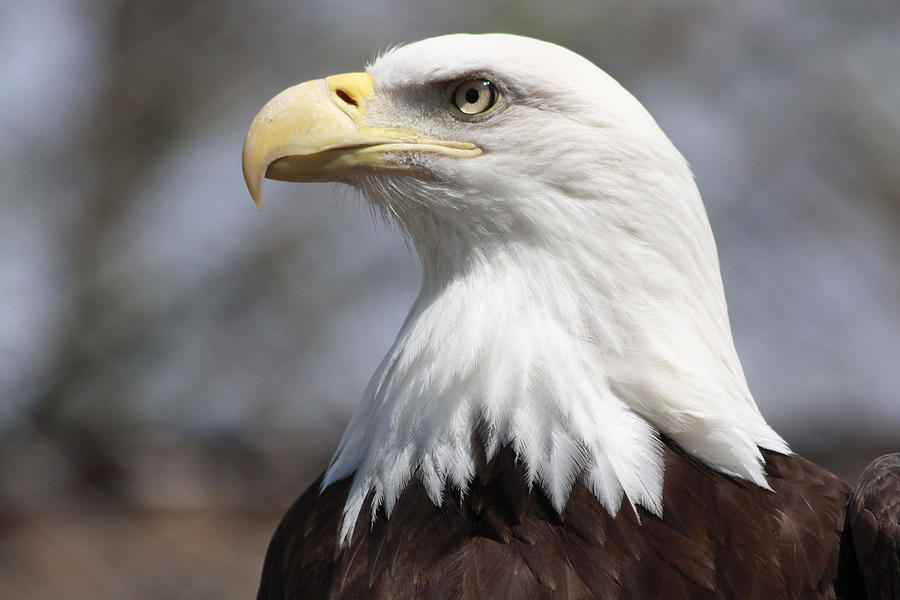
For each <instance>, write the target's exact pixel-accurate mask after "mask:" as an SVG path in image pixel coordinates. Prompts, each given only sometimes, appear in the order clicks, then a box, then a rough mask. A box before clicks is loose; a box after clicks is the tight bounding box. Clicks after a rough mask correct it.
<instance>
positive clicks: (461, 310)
mask: <svg viewBox="0 0 900 600" xmlns="http://www.w3.org/2000/svg"><path fill="white" fill-rule="evenodd" d="M243 170H244V177H245V180H246V182H247V185H248V187H249V189H250V193H251V195H252V197H253V198H254V200H255V201H256V202H257V204H258V205H259V206H260V207H261V206H262V185H263V180H264V178H266V177H268V178H272V179H281V180H288V181H335V182H341V183H346V184H349V185H351V186H353V187H354V188H356V189H358V190H360V191H361V192H362V193H363V194H364V195H365V196H366V199H367V200H368V201H369V203H370V205H371V206H372V207H373V209H374V211H375V212H376V213H380V214H383V215H384V216H385V217H386V218H388V219H389V220H391V221H393V222H395V223H396V224H398V225H399V227H400V228H401V229H402V230H403V231H404V233H405V234H406V235H407V236H408V239H409V241H410V242H411V244H412V246H413V247H414V248H415V250H416V252H417V253H418V255H419V258H420V259H421V263H422V267H423V278H422V287H421V289H420V292H419V295H418V297H417V298H416V300H415V302H414V303H413V306H412V308H411V310H410V313H409V315H408V317H407V319H406V321H405V323H404V324H403V327H402V328H401V330H400V332H399V334H398V336H397V339H396V341H395V342H394V344H393V346H392V347H391V349H390V351H389V352H388V354H387V356H386V357H385V359H384V360H383V361H382V363H381V365H380V366H379V368H378V370H377V371H376V373H375V375H374V376H373V378H372V380H371V382H370V384H369V386H368V387H367V389H366V391H365V393H364V395H363V398H362V401H361V402H360V405H359V407H358V409H357V410H356V412H355V413H354V415H353V417H352V419H351V421H350V424H349V425H348V427H347V429H346V431H345V432H344V435H343V437H342V439H341V442H340V444H339V446H338V449H337V451H336V453H335V455H334V458H333V459H332V461H331V464H330V465H329V467H328V469H327V470H326V472H325V473H324V474H323V475H322V477H321V478H320V479H319V480H318V481H317V482H315V483H314V484H313V485H312V486H311V487H310V488H309V490H307V492H306V493H305V494H303V496H302V497H301V498H300V499H299V500H298V501H297V503H296V504H295V505H294V506H293V507H292V508H291V510H290V512H289V513H288V514H287V516H286V517H285V518H284V520H283V522H282V523H281V525H280V526H279V528H278V531H277V533H276V535H275V537H274V539H273V540H272V543H271V546H270V548H269V552H268V555H267V557H266V561H265V568H264V571H263V577H262V582H261V586H260V592H259V598H260V600H276V599H277V600H288V599H294V600H300V599H309V600H316V599H338V598H346V599H353V600H365V599H378V598H391V599H404V598H410V599H411V598H434V599H448V600H450V599H457V598H462V599H470V598H471V599H474V598H485V599H489V600H493V599H497V598H516V599H518V598H566V599H568V598H601V599H617V598H635V599H642V600H644V599H652V598H674V599H678V598H683V599H692V600H695V599H704V598H710V599H712V598H735V599H736V598H740V599H744V600H747V599H769V598H777V599H784V600H798V599H800V600H803V599H807V598H809V599H817V598H842V599H849V598H867V600H879V599H880V598H891V597H900V559H898V556H900V550H898V548H900V455H892V456H888V457H885V458H884V460H882V461H879V462H877V463H874V464H873V466H871V467H870V468H869V469H868V470H867V471H866V472H865V473H864V476H863V478H862V480H861V484H860V486H859V487H858V489H857V490H855V491H854V492H853V494H852V496H851V492H850V489H849V488H848V487H847V486H846V485H845V484H844V483H843V482H841V481H840V480H839V479H837V478H836V477H834V476H833V475H831V474H830V473H828V472H827V471H825V470H823V469H820V468H819V467H816V466H815V465H813V464H811V463H809V462H808V461H806V460H804V459H802V458H800V457H798V456H796V455H794V454H792V453H791V450H790V448H789V447H788V445H787V443H786V442H785V441H784V440H783V439H782V438H781V436H779V435H778V433H777V432H775V431H774V430H773V429H772V427H770V426H769V424H768V423H766V421H765V419H764V418H763V416H762V414H761V412H760V411H759V409H758V407H757V406H756V403H755V402H754V400H753V397H752V395H751V393H750V390H749V388H748V386H747V382H746V379H745V377H744V373H743V369H742V367H741V364H740V360H739V359H738V356H737V352H736V351H735V348H734V342H733V340H732V335H731V327H730V324H729V320H728V311H727V307H726V303H725V294H724V289H723V286H722V279H721V274H720V272H719V265H718V257H717V253H716V246H715V241H714V239H713V236H712V232H711V230H710V226H709V221H708V219H707V217H706V213H705V210H704V208H703V203H702V200H701V198H700V193H699V191H698V189H697V186H696V184H695V182H694V180H693V177H692V175H691V172H690V169H689V168H688V166H687V162H686V161H685V160H684V158H683V157H682V156H681V154H680V153H679V152H678V151H677V150H676V149H675V147H674V145H673V144H672V143H671V141H670V140H669V139H668V138H667V137H666V136H665V134H664V133H663V132H662V131H661V130H660V128H659V127H658V126H657V124H656V123H655V122H654V121H653V119H652V117H651V116H650V115H649V114H648V113H647V112H646V110H645V109H644V108H643V107H642V106H641V105H640V103H639V102H638V101H637V100H636V99H635V98H634V97H633V96H631V95H630V94H629V93H628V92H627V91H626V90H624V89H623V88H622V87H621V86H620V85H618V83H616V82H615V81H614V80H613V79H612V78H611V77H609V76H608V75H607V74H605V73H604V72H603V71H601V70H600V69H598V68H597V67H596V66H595V65H593V64H591V63H590V62H589V61H587V60H585V59H584V58H582V57H580V56H578V55H576V54H574V53H572V52H570V51H568V50H566V49H564V48H561V47H559V46H555V45H553V44H548V43H545V42H540V41H537V40H532V39H527V38H521V37H517V36H509V35H494V34H492V35H483V36H468V35H454V36H444V37H439V38H433V39H430V40H423V41H421V42H417V43H415V44H411V45H408V46H401V47H399V48H394V49H392V50H390V51H389V52H387V53H385V54H383V55H382V56H380V57H378V58H377V59H376V60H375V61H374V62H373V63H372V64H371V65H370V66H369V67H368V68H367V71H366V72H365V73H348V74H343V75H334V76H331V77H328V78H326V79H320V80H315V81H310V82H306V83H303V84H300V85H297V86H294V87H291V88H288V89H287V90H284V91H283V92H281V93H280V94H278V95H277V96H275V97H274V98H273V99H272V100H270V101H269V102H268V103H267V104H266V105H265V106H264V107H263V108H262V109H261V110H260V112H259V114H258V115H257V116H256V118H255V119H254V121H253V123H252V124H251V127H250V130H249V131H248V133H247V137H246V140H245V143H244V151H243ZM864 587H865V588H867V589H868V590H869V591H868V596H867V595H866V592H864V591H863V589H864Z"/></svg>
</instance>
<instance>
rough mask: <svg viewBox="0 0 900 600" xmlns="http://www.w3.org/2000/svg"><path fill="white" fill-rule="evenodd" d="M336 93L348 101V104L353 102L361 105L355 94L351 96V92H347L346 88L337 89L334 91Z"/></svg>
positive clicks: (354, 104)
mask: <svg viewBox="0 0 900 600" xmlns="http://www.w3.org/2000/svg"><path fill="white" fill-rule="evenodd" d="M334 93H335V94H337V97H338V98H340V99H341V100H343V101H344V102H346V103H347V104H352V105H353V106H359V102H357V101H356V99H355V98H354V97H353V96H351V95H350V94H348V93H347V92H345V91H344V90H342V89H337V90H335V91H334Z"/></svg>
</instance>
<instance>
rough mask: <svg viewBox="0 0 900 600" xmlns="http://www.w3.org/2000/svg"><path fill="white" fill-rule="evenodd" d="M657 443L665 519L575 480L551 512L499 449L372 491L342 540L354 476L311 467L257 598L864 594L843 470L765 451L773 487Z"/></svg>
mask: <svg viewBox="0 0 900 600" xmlns="http://www.w3.org/2000/svg"><path fill="white" fill-rule="evenodd" d="M664 452H665V468H666V470H665V492H664V513H663V517H662V519H660V518H657V517H655V516H653V515H651V514H649V513H647V512H646V511H644V510H643V509H642V508H639V509H638V511H637V514H635V512H634V511H633V510H632V509H631V507H630V506H629V505H628V503H627V502H626V503H625V504H624V505H623V507H622V509H621V510H620V511H619V513H618V515H617V516H616V517H615V518H613V517H610V515H609V514H608V513H607V512H606V511H605V510H604V509H603V507H602V506H601V505H600V503H599V502H598V501H597V499H596V498H595V497H594V496H593V494H591V492H590V491H589V490H588V489H587V488H585V487H584V486H583V485H581V484H580V483H578V484H576V485H575V486H574V487H573V489H572V493H571V496H570V497H569V500H568V503H567V506H566V509H565V510H564V511H563V513H562V514H557V512H556V511H555V510H554V509H553V507H552V506H551V505H550V502H549V501H548V500H547V498H546V497H545V496H544V495H543V493H542V492H541V491H540V489H539V488H537V487H535V488H533V489H531V490H529V489H528V488H527V487H526V485H525V483H524V481H525V479H524V473H523V471H522V466H521V464H520V463H517V461H516V460H515V456H514V455H513V453H512V451H510V450H509V449H506V450H503V451H502V452H501V453H500V454H499V455H498V456H497V457H495V458H494V459H493V460H492V461H491V462H490V463H489V464H482V465H481V466H480V468H479V470H478V475H477V476H476V478H475V480H474V481H473V482H472V484H471V486H470V490H469V491H468V493H467V494H466V495H465V496H464V497H462V498H461V497H460V494H459V493H458V492H455V493H448V494H447V496H446V497H445V499H444V504H443V506H441V507H437V506H435V505H434V504H433V503H432V502H431V501H430V500H429V499H428V496H427V495H426V493H425V490H424V488H423V486H422V485H421V483H419V482H418V481H413V482H411V483H410V484H409V486H408V487H407V488H406V490H405V491H404V492H403V493H402V495H401V497H400V499H399V501H398V502H397V505H396V507H395V509H394V512H393V513H392V514H391V516H390V518H388V517H387V516H386V515H385V514H384V513H383V512H382V511H379V514H378V515H377V518H376V519H375V522H374V524H370V522H369V518H370V517H369V515H370V512H369V510H368V505H367V506H366V507H364V509H363V511H362V513H361V515H360V517H359V522H358V523H357V525H356V530H355V533H354V535H353V538H352V539H351V540H350V542H349V544H348V545H346V546H345V547H343V548H341V549H339V548H338V547H337V540H338V530H339V526H340V520H341V514H342V510H343V507H344V500H345V498H346V495H347V492H348V490H349V487H350V480H349V479H345V480H342V481H339V482H337V483H335V484H333V485H331V486H329V487H328V488H326V489H325V490H324V491H323V492H322V493H321V494H320V493H319V485H320V482H321V479H320V480H319V481H316V482H315V483H313V485H312V486H311V487H310V488H309V489H308V490H307V491H306V493H305V494H303V496H302V497H301V498H300V499H299V500H298V501H297V502H296V503H295V504H294V506H293V507H292V508H291V509H290V511H289V512H288V514H287V515H286V516H285V518H284V520H283V521H282V523H281V525H280V526H279V528H278V531H277V532H276V534H275V537H274V539H273V540H272V543H271V545H270V547H269V552H268V555H267V557H266V562H265V568H264V571H263V576H262V584H261V587H260V590H259V599H260V600H275V599H278V600H287V599H291V600H294V599H301V598H302V599H319V598H322V599H326V598H327V599H337V598H347V599H354V600H362V599H375V598H392V599H404V598H434V599H451V598H453V599H456V598H460V599H475V598H485V599H495V598H516V599H519V598H521V599H526V598H548V599H550V598H602V599H614V598H616V599H617V598H634V599H647V598H671V599H679V598H684V599H697V600H700V599H704V598H710V599H712V598H741V599H746V600H750V599H763V598H765V599H770V598H771V599H776V598H783V599H786V600H787V599H790V600H801V599H807V598H866V595H865V592H864V591H863V590H862V580H861V575H860V572H859V569H858V568H857V566H856V560H855V558H854V557H853V549H852V548H851V546H852V543H850V541H849V540H848V537H849V536H848V535H846V534H845V519H846V512H847V511H846V508H847V505H848V502H849V500H850V496H851V491H850V489H849V487H848V486H847V485H846V484H844V483H843V482H842V481H841V480H840V479H838V478H837V477H835V476H834V475H832V474H831V473H829V472H828V471H825V470H824V469H821V468H820V467H817V466H816V465H814V464H812V463H810V462H809V461H807V460H805V459H803V458H801V457H799V456H796V455H791V456H784V455H780V454H775V453H771V452H765V453H764V454H765V458H766V470H767V476H768V480H769V483H770V485H771V486H772V489H773V490H774V492H770V491H767V490H764V489H761V488H759V487H757V486H755V485H752V484H750V483H747V482H745V481H743V480H740V479H735V478H731V477H728V476H724V475H722V474H720V473H718V472H716V471H713V470H712V469H710V468H709V467H707V466H706V465H705V464H703V463H702V462H700V461H699V460H697V459H695V458H693V457H691V456H688V455H687V454H685V453H684V452H683V451H682V450H681V449H680V448H679V447H678V446H677V445H675V444H674V443H673V442H671V441H669V440H665V441H664ZM857 496H859V494H857ZM860 502H861V503H862V504H861V506H863V505H865V502H866V500H865V499H861V500H860ZM895 502H896V501H895ZM892 506H893V509H894V510H896V509H897V504H896V503H895V504H894V505H892ZM859 514H863V513H859ZM863 518H864V517H863ZM855 526H856V525H855V523H854V527H855ZM882 529H884V527H882ZM893 540H894V541H893V543H894V544H895V545H894V546H893V548H892V551H893V552H894V553H895V554H894V556H895V557H896V550H897V547H896V541H897V540H896V537H895V538H893ZM864 543H865V542H864ZM885 543H890V541H888V542H885ZM857 545H858V543H857ZM856 551H857V552H859V549H858V548H857V550H856ZM878 576H883V574H882V575H878ZM894 576H895V579H894V581H896V573H895V575H894ZM878 597H879V596H875V595H870V596H869V598H870V600H875V599H876V598H878ZM881 597H885V598H890V597H891V596H889V595H888V596H881Z"/></svg>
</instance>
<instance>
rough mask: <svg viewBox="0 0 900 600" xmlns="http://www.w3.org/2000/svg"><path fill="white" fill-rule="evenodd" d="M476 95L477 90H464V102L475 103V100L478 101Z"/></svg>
mask: <svg viewBox="0 0 900 600" xmlns="http://www.w3.org/2000/svg"><path fill="white" fill-rule="evenodd" d="M478 96H479V94H478V90H476V89H470V90H468V91H467V92H466V102H468V103H469V104H475V103H476V102H478Z"/></svg>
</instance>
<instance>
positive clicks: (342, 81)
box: [242, 73, 481, 210]
mask: <svg viewBox="0 0 900 600" xmlns="http://www.w3.org/2000/svg"><path fill="white" fill-rule="evenodd" d="M374 93H375V84H374V82H373V81H372V78H371V76H369V74H368V73H345V74H343V75H332V76H331V77H328V78H327V79H316V80H313V81H307V82H306V83H301V84H299V85H295V86H293V87H290V88H288V89H286V90H284V91H283V92H281V93H279V94H278V95H277V96H275V97H274V98H272V99H271V100H269V101H268V102H267V103H266V104H265V106H263V107H262V109H261V110H260V111H259V113H258V114H257V115H256V117H255V118H254V119H253V122H252V123H251V124H250V129H249V130H248V131H247V137H246V138H245V139H244V151H243V156H242V162H243V170H244V181H245V182H246V183H247V188H248V189H249V190H250V196H251V197H252V198H253V201H254V202H255V203H256V205H257V206H258V207H259V208H260V210H262V205H263V179H264V178H266V177H268V178H269V179H277V180H281V181H343V180H344V178H345V175H346V173H347V171H349V170H351V169H353V168H354V167H368V168H376V169H377V168H382V169H392V170H400V171H403V170H406V169H407V168H406V167H403V166H401V165H397V164H392V163H391V162H390V161H389V159H387V158H386V155H388V154H389V153H395V152H431V153H440V154H445V155H448V156H453V157H456V158H474V157H475V156H478V155H479V154H481V149H480V148H479V147H478V146H476V145H475V144H471V143H468V142H454V141H447V140H438V139H434V138H426V137H423V136H422V135H420V133H419V132H418V131H416V130H414V129H411V128H408V127H393V126H390V127H376V126H371V125H369V124H368V123H367V121H366V111H367V108H368V106H369V103H370V101H371V98H372V96H373V95H374Z"/></svg>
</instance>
